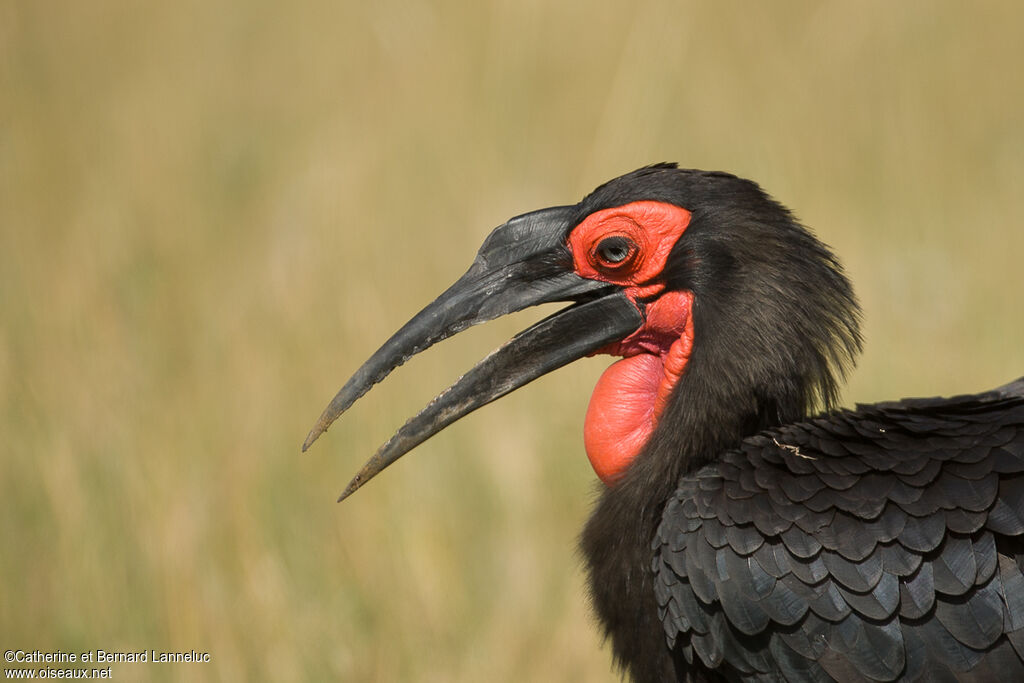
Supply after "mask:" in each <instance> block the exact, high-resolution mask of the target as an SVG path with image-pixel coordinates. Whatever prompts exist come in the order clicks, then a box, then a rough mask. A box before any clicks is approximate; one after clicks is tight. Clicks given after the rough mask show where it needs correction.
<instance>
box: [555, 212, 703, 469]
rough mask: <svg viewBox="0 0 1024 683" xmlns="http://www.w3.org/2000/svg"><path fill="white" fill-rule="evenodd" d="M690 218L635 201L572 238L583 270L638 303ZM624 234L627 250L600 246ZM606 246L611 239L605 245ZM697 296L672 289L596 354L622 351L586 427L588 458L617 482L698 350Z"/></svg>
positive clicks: (656, 287)
mask: <svg viewBox="0 0 1024 683" xmlns="http://www.w3.org/2000/svg"><path fill="white" fill-rule="evenodd" d="M689 223H690V212H689V211H687V210H686V209H683V208H680V207H678V206H675V205H673V204H665V203H663V202H655V201H641V202H632V203H630V204H626V205H624V206H619V207H615V208H613V209H605V210H603V211H598V212H596V213H593V214H591V215H590V216H588V217H587V218H586V219H585V220H584V221H583V222H582V223H580V224H579V225H578V226H576V228H575V229H574V230H573V231H572V233H570V235H569V249H570V250H571V251H572V254H573V261H574V264H575V265H574V268H575V271H576V273H577V274H578V275H580V276H582V277H586V278H589V279H593V280H601V281H603V282H610V283H613V284H616V285H620V286H622V287H624V288H625V292H626V295H627V296H628V297H629V298H630V299H632V300H633V301H634V302H636V301H638V299H640V298H643V297H651V296H654V295H657V294H660V293H661V292H663V291H664V289H665V284H664V282H662V281H660V280H659V276H660V275H661V272H662V270H663V269H664V267H665V261H666V259H667V258H668V254H669V252H670V251H671V250H672V247H673V246H674V245H675V243H676V241H677V240H678V239H679V237H680V236H681V235H682V234H683V231H684V230H686V227H687V226H688V225H689ZM610 237H622V238H625V239H626V240H628V242H627V244H630V245H631V246H630V248H629V253H628V255H627V256H625V257H624V258H620V257H621V256H622V251H621V245H622V244H623V242H622V241H621V240H620V241H618V242H617V243H616V246H619V247H620V249H619V250H618V251H617V252H616V251H615V250H612V252H611V255H612V256H614V257H615V258H616V259H617V260H616V261H611V260H608V258H606V257H607V256H609V253H608V251H609V250H607V249H599V246H601V245H602V242H603V241H604V240H607V239H608V238H610ZM606 244H608V243H606ZM692 310H693V293H692V292H667V293H664V294H662V295H661V296H659V297H658V298H657V299H655V300H654V301H652V302H651V303H649V304H647V305H646V308H645V309H644V311H645V314H646V321H645V322H644V324H643V326H642V327H641V328H640V329H638V330H637V331H636V332H634V333H633V334H631V335H629V336H628V337H626V338H625V339H623V340H622V341H620V342H617V343H615V344H611V345H609V346H607V347H605V348H603V349H601V350H600V351H599V352H598V353H608V354H612V355H616V356H623V359H622V360H620V361H616V362H615V363H613V364H612V365H611V366H610V367H609V368H608V369H607V370H605V371H604V374H602V375H601V378H600V379H599V380H598V382H597V386H596V387H594V393H593V394H592V395H591V397H590V405H589V407H588V408H587V417H586V421H585V423H584V428H583V442H584V445H585V446H586V449H587V457H588V458H590V463H591V465H592V466H593V467H594V471H595V472H597V476H598V477H600V478H601V481H603V482H604V483H605V484H607V485H609V486H611V485H613V484H614V483H615V482H616V481H617V480H618V478H619V477H620V476H621V475H622V472H623V471H624V470H625V469H626V467H628V466H629V464H630V463H631V462H632V461H633V458H635V457H636V456H637V455H638V454H639V453H640V451H641V449H642V448H643V447H644V445H645V444H646V443H647V440H648V439H649V438H650V436H651V433H652V432H653V431H654V427H655V426H656V425H657V422H658V418H659V417H660V416H661V413H662V411H663V410H664V408H665V404H666V402H667V400H668V396H669V394H670V393H671V391H672V388H673V387H674V386H675V384H676V382H677V381H678V380H679V377H680V376H682V374H683V371H684V370H685V368H686V363H687V361H688V360H689V358H690V353H691V351H692V349H693V316H692Z"/></svg>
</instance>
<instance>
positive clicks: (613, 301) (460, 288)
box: [302, 206, 644, 501]
mask: <svg viewBox="0 0 1024 683" xmlns="http://www.w3.org/2000/svg"><path fill="white" fill-rule="evenodd" d="M573 215H574V207H569V206H562V207H555V208H552V209H543V210H541V211H534V212H533V213H528V214H525V215H522V216H519V217H517V218H513V219H512V220H510V221H509V222H507V223H505V224H504V225H501V226H499V227H497V228H495V230H494V231H493V232H492V233H491V234H490V236H488V238H487V239H486V240H485V241H484V244H483V246H482V247H480V251H479V252H478V253H477V256H476V259H475V260H474V261H473V265H472V266H470V268H469V270H468V271H466V274H465V275H463V276H462V277H461V278H459V279H458V280H457V281H456V282H455V284H453V285H452V286H451V287H449V288H448V289H447V290H446V291H445V292H444V293H443V294H441V296H439V297H438V298H437V299H435V300H434V301H433V302H431V303H430V304H428V305H427V307H426V308H424V309H423V310H422V311H420V312H419V313H417V314H416V316H414V317H413V318H412V320H410V321H409V322H407V323H406V324H405V325H404V326H402V328H401V329H400V330H398V332H396V333H395V334H394V335H393V336H392V337H391V338H390V339H388V340H387V341H386V342H385V343H384V345H383V346H381V347H380V348H379V349H377V351H376V352H374V354H373V355H372V356H370V359H369V360H367V361H366V362H365V363H364V364H363V365H362V367H360V368H359V369H358V370H356V372H355V374H354V375H352V377H351V378H350V379H349V380H348V382H346V383H345V386H343V387H342V388H341V390H340V391H339V392H338V393H337V395H336V396H335V397H334V399H333V400H332V401H331V403H330V404H329V405H328V406H327V408H326V409H325V410H324V412H323V414H322V415H321V416H320V419H319V420H317V422H316V424H315V425H314V426H313V429H312V430H310V432H309V435H308V436H307V437H306V441H305V443H303V444H302V450H303V451H305V450H306V449H307V448H309V446H310V445H311V444H312V443H313V442H314V441H316V439H317V437H319V436H320V435H321V434H322V433H323V432H325V431H326V430H327V428H328V427H330V425H331V424H332V423H333V422H334V421H335V420H336V419H338V417H339V416H340V415H341V414H342V413H344V412H345V411H346V410H348V408H349V407H350V406H351V405H352V404H353V403H355V402H356V400H358V399H359V398H360V397H361V396H362V395H363V394H365V393H366V392H367V391H369V389H370V387H372V386H373V385H374V384H376V383H377V382H380V381H381V380H383V379H384V378H385V377H386V376H387V375H388V374H389V373H390V372H391V371H392V370H394V369H395V368H396V367H398V366H399V365H401V364H402V363H404V362H405V361H407V360H408V359H409V358H411V357H412V356H414V355H416V354H417V353H419V352H420V351H423V350H424V349H426V348H428V347H430V346H431V345H433V344H435V343H436V342H439V341H441V340H442V339H446V338H448V337H451V336H452V335H454V334H457V333H458V332H461V331H462V330H464V329H466V328H468V327H470V326H472V325H476V324H477V323H482V322H486V321H488V320H493V319H495V318H497V317H499V316H502V315H505V314H507V313H514V312H515V311H519V310H522V309H524V308H527V307H529V306H535V305H537V304H543V303H549V302H553V301H571V302H573V305H571V306H569V307H567V308H564V309H562V310H561V311H558V312H557V313H555V314H553V315H551V316H548V317H547V318H545V319H543V320H541V321H540V322H538V323H536V324H535V325H533V326H531V327H529V328H527V329H526V330H524V331H522V332H520V333H519V334H517V335H516V336H515V337H513V338H512V339H511V340H509V341H508V342H507V343H505V344H504V345H503V346H501V347H500V348H499V349H497V350H496V351H493V352H492V353H490V354H489V355H488V356H487V357H485V358H484V359H483V360H482V361H480V362H479V363H477V365H476V366H475V367H473V369H472V370H470V371H469V372H467V373H466V374H465V375H463V376H462V377H461V378H460V379H459V380H458V381H456V382H455V384H453V385H452V386H450V387H449V388H448V389H446V390H444V391H443V392H441V393H440V394H439V395H438V396H437V397H436V398H434V400H433V401H431V402H430V403H429V404H428V405H427V406H426V407H425V408H424V409H423V410H421V411H420V412H419V413H418V414H417V415H416V416H415V417H413V418H412V419H410V420H409V421H408V422H406V423H405V425H404V426H403V427H402V428H401V429H399V430H398V431H397V432H396V433H395V435H394V436H392V437H391V438H390V439H389V440H388V442H387V443H385V444H384V445H383V446H381V447H380V449H379V450H378V451H377V453H376V454H374V456H373V457H371V458H370V459H369V460H368V461H367V462H366V464H365V465H363V468H362V469H361V470H360V471H359V473H358V474H356V476H355V477H353V479H352V481H351V482H349V484H348V486H347V487H346V488H345V491H344V492H343V493H342V494H341V497H340V498H339V499H338V500H339V501H341V500H344V499H345V498H347V497H348V496H349V495H351V494H352V493H353V492H355V490H356V489H358V488H359V487H360V486H362V485H363V484H365V483H366V482H367V481H369V480H370V479H371V478H373V477H374V476H375V475H376V474H378V473H379V472H380V471H381V470H383V469H384V468H385V467H387V466H388V465H390V464H391V463H393V462H394V461H396V460H398V458H400V457H402V456H403V455H404V454H406V453H408V452H409V451H410V450H412V449H413V448H415V447H416V446H417V445H419V444H421V443H423V442H424V441H426V440H427V439H429V438H430V437H431V436H433V435H434V434H436V433H438V432H439V431H441V430H442V429H444V428H445V427H447V426H448V425H450V424H451V423H453V422H455V421H456V420H458V419H459V418H461V417H463V416H465V415H467V414H468V413H470V412H472V411H474V410H476V409H477V408H479V407H481V406H484V405H487V404H488V403H490V402H491V401H493V400H495V399H497V398H500V397H502V396H504V395H505V394H507V393H509V392H512V391H514V390H516V389H518V388H519V387H521V386H523V385H524V384H527V383H528V382H531V381H533V380H535V379H537V378H538V377H540V376H541V375H544V374H547V373H549V372H551V371H552V370H555V369H557V368H560V367H562V366H563V365H567V364H568V363H571V362H572V361H574V360H577V359H579V358H582V357H584V356H586V355H589V354H591V353H594V352H595V351H597V350H598V349H600V348H602V347H604V346H607V345H608V344H611V343H612V342H615V341H618V340H620V339H623V338H624V337H626V336H628V335H629V334H631V333H633V332H634V331H636V330H637V329H638V328H639V327H640V326H641V325H642V324H643V322H644V318H643V313H642V312H641V310H640V309H638V308H637V305H636V304H634V303H633V302H632V301H631V300H630V299H629V298H628V297H627V296H626V295H625V294H624V293H623V292H622V290H621V289H620V288H618V287H616V286H614V285H610V284H608V283H605V282H600V281H597V280H588V279H585V278H582V277H580V276H579V275H577V274H576V273H575V272H573V266H572V255H571V254H570V253H569V249H568V247H567V246H566V240H565V238H566V234H567V233H568V231H569V229H570V228H571V227H572V226H571V220H572V216H573Z"/></svg>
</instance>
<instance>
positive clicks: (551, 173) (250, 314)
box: [0, 0, 1024, 681]
mask: <svg viewBox="0 0 1024 683" xmlns="http://www.w3.org/2000/svg"><path fill="white" fill-rule="evenodd" d="M554 5H557V7H555V6H554ZM712 6H713V7H714V8H715V9H713V10H712V9H709V8H710V7H712ZM1022 23H1024V9H1022V6H1021V5H1020V3H1016V2H1012V1H1007V2H1004V3H1000V4H985V3H982V4H970V5H966V4H962V3H947V4H945V6H943V3H938V5H936V4H935V3H931V4H929V5H927V6H914V5H913V4H912V3H890V2H881V1H875V2H868V3H815V4H813V6H811V5H808V3H803V2H792V3H754V4H752V3H710V4H705V3H689V2H668V1H665V2H655V1H652V2H641V3H639V4H637V3H623V4H622V6H620V7H611V6H607V7H601V8H600V9H599V8H598V7H597V6H596V5H594V3H586V2H567V3H545V2H538V1H537V0H527V1H526V2H521V1H518V2H510V1H506V2H497V3H478V4H475V5H474V4H472V3H469V4H467V3H456V2H454V1H452V0H438V1H437V2H434V3H430V4H424V3H416V4H413V3H400V2H395V1H394V0H388V1H385V2H380V3H346V4H337V3H330V2H303V3H292V4H281V3H248V2H238V1H236V2H225V3H207V2H197V1H195V0H191V1H186V2H183V3H150V4H149V5H144V4H142V3H136V2H128V1H124V2H104V1H96V2H65V3H41V2H9V3H4V4H3V5H2V6H0V93H2V95H0V432H2V434H3V446H2V448H3V475H2V478H0V497H2V500H3V501H4V507H5V513H4V515H3V516H2V517H0V532H2V538H3V551H2V553H0V644H2V645H3V646H4V648H5V649H6V648H23V649H35V648H39V649H43V650H50V649H57V648H61V649H64V650H81V649H97V648H101V649H107V650H118V649H141V648H156V649H165V650H181V649H184V650H188V649H191V648H194V649H197V650H207V651H209V652H211V654H212V657H213V661H212V662H211V663H210V664H207V665H169V666H165V667H158V666H152V665H150V666H132V665H120V666H117V665H115V667H114V676H115V678H116V679H117V678H119V679H121V680H148V679H156V680H164V679H183V680H204V679H205V680H211V679H226V680H274V681H292V680H310V681H318V680H325V679H328V678H333V679H342V680H352V681H483V680H508V681H580V680H587V681H597V680H608V681H612V680H615V676H614V675H613V674H612V673H611V672H610V664H609V657H608V655H607V651H599V648H600V646H601V644H600V640H599V638H598V636H597V634H596V629H595V628H594V626H593V624H592V623H591V622H590V618H589V617H588V613H587V607H586V603H585V597H584V592H583V583H582V578H581V575H580V571H579V569H578V561H577V557H576V554H575V549H574V548H575V546H574V544H575V536H576V533H577V530H578V529H579V527H580V526H581V525H582V523H583V520H584V519H585V517H586V515H587V509H588V507H589V504H590V499H591V498H592V489H593V484H592V480H593V475H592V474H591V472H590V471H589V467H588V465H587V464H586V460H585V458H583V456H582V447H581V443H580V438H579V433H580V424H581V421H582V414H583V409H584V406H585V402H586V400H587V396H588V394H589V389H590V387H591V386H592V383H593V381H594V379H595V377H596V374H597V373H598V372H599V370H600V369H601V368H602V367H603V365H604V364H605V362H606V361H603V360H600V359H596V360H591V361H587V362H585V363H581V364H577V366H574V367H571V368H567V369H565V370H563V371H560V372H559V373H558V374H557V375H556V376H555V377H553V378H546V379H544V380H541V381H539V382H538V383H536V384H535V385H533V386H531V387H530V388H529V389H526V390H524V391H521V392H518V393H517V394H516V395H513V396H511V397H509V398H508V399H505V400H503V401H501V402H500V403H498V404H497V405H495V406H492V407H490V408H487V409H485V410H483V411H481V412H480V413H479V414H477V415H474V416H472V417H471V418H469V419H467V420H464V421H463V422H462V423H460V424H458V425H456V426H455V427H453V428H452V429H450V430H449V431H448V432H446V433H445V434H443V435H442V436H440V437H438V438H436V439H434V440H433V441H432V442H430V443H428V444H426V445H425V446H423V447H421V448H420V449H419V450H418V451H417V452H416V453H415V454H414V455H411V456H409V457H408V458H407V459H405V460H403V462H402V463H401V464H400V465H398V466H396V467H394V468H392V469H391V470H389V471H388V472H387V473H386V474H385V475H384V476H383V477H381V478H380V479H379V480H378V481H375V482H374V483H373V484H372V485H371V486H368V487H367V488H366V489H364V490H363V491H360V493H359V494H358V495H357V496H355V497H354V498H353V499H352V500H351V501H348V502H346V504H344V505H342V506H335V505H334V504H333V502H332V501H333V500H334V497H335V496H336V495H337V493H339V492H340V490H341V487H342V486H343V485H344V483H345V482H346V481H347V479H348V476H349V475H351V473H353V472H354V471H355V469H356V468H357V467H358V465H359V464H361V463H362V461H363V459H364V458H365V457H366V456H367V455H369V454H370V453H371V452H372V451H373V449H374V448H375V447H376V446H377V445H378V444H379V443H380V442H382V441H383V439H385V438H386V437H387V436H388V435H389V434H390V433H391V431H392V430H393V429H394V428H395V427H396V426H397V425H398V424H400V423H401V421H402V420H403V419H404V418H405V417H406V416H408V415H409V414H410V413H411V412H413V411H414V410H416V409H418V408H419V407H421V406H422V404H423V403H424V402H425V401H426V400H427V399H428V398H429V397H430V396H432V395H433V393H434V392H435V391H436V390H438V389H440V388H441V387H443V386H445V385H446V384H447V382H449V381H450V380H452V379H454V378H455V377H456V376H458V374H459V373H461V372H462V371H464V370H465V369H466V368H467V366H468V364H469V362H470V360H471V359H472V358H476V357H479V356H481V355H483V354H484V353H485V352H486V351H487V350H489V349H490V348H493V347H494V346H495V345H497V343H499V342H500V341H502V340H504V339H505V338H507V337H508V336H509V335H510V334H511V333H512V332H513V331H515V330H517V329H519V328H521V327H522V325H523V324H524V321H525V320H526V318H525V317H523V316H519V317H517V318H514V319H512V320H510V321H503V322H502V321H499V322H496V323H494V324H492V325H489V326H486V327H485V328H483V329H477V330H473V331H472V332H470V333H467V334H466V335H462V336H461V337H464V338H459V339H455V340H452V341H451V342H450V343H448V344H445V345H443V346H442V347H440V348H437V349H434V350H432V351H431V352H429V353H428V354H425V357H424V358H423V359H420V360H418V361H414V362H412V363H410V364H409V366H408V367H407V368H403V369H402V371H401V372H400V373H399V374H398V375H397V376H396V377H394V378H392V380H391V381H390V382H388V383H386V384H385V385H383V386H381V387H380V388H378V389H377V390H376V391H375V392H374V393H372V394H370V396H368V397H367V398H366V399H365V400H364V401H363V402H362V403H361V404H359V405H358V406H357V407H356V408H355V409H354V410H353V412H352V414H351V415H350V416H348V417H347V418H346V419H345V420H343V421H342V422H341V423H340V424H338V425H337V426H336V427H335V428H334V429H332V430H331V432H330V433H329V434H328V436H327V438H325V439H322V440H321V441H320V442H319V443H317V445H316V447H315V448H314V449H313V450H312V451H311V452H310V453H308V454H306V455H305V456H300V455H299V452H298V447H299V444H300V443H301V441H302V438H303V436H304V435H305V433H306V430H307V429H308V427H309V426H310V425H311V424H312V422H313V420H314V419H315V418H316V416H317V415H318V414H319V412H320V410H321V409H322V408H323V406H324V405H325V403H326V401H327V400H328V399H329V398H330V396H331V395H332V394H333V392H334V391H335V390H336V389H337V388H338V386H340V384H341V382H342V381H343V380H344V379H345V377H346V376H347V373H349V372H350V371H352V370H353V369H354V367H355V366H356V365H357V364H358V363H359V362H361V361H362V360H363V359H364V358H365V357H366V356H367V354H368V353H369V352H371V351H372V350H373V349H374V348H375V347H376V345H377V344H378V343H379V342H380V341H382V340H383V339H384V338H385V337H386V336H387V335H388V334H390V332H392V331H393V329H394V328H396V327H397V326H398V325H399V324H400V323H401V322H404V320H405V319H406V318H407V317H408V316H409V315H410V314H411V313H412V312H414V311H415V310H416V309H418V308H419V306H421V305H422V304H423V303H425V302H426V301H427V300H429V299H430V298H432V296H433V295H434V294H435V293H437V292H439V291H440V290H441V289H442V288H443V287H444V286H446V285H447V284H448V283H449V282H450V281H451V280H452V279H454V278H455V277H456V276H457V275H458V274H460V273H461V272H462V270H463V269H464V267H465V266H466V265H467V264H468V262H469V260H470V259H471V258H472V255H473V253H474V252H475V249H476V247H477V245H478V244H479V242H480V240H481V239H482V238H483V236H484V235H485V234H486V233H487V232H488V231H489V229H490V228H491V227H493V226H494V225H496V224H498V223H500V222H502V221H503V220H505V219H506V218H508V217H509V216H511V215H514V214H516V213H520V212H522V211H525V210H528V209H533V208H539V207H543V206H549V205H553V204H560V203H567V202H571V201H574V200H575V199H576V198H578V197H580V196H582V194H583V193H585V192H586V191H588V190H590V189H591V188H592V187H593V186H594V185H596V184H597V183H598V182H600V181H603V180H605V179H607V178H609V177H612V176H614V175H617V174H619V173H622V172H625V171H627V170H631V169H633V168H635V167H637V166H639V165H642V164H646V163H649V162H652V161H660V160H678V161H680V162H682V163H683V164H685V165H688V166H695V167H705V168H721V169H727V170H732V171H735V172H737V173H740V174H743V175H747V176H750V177H754V178H756V179H758V180H759V181H760V182H761V183H762V184H763V185H764V186H765V187H767V188H768V189H769V190H770V191H771V192H773V193H774V194H775V195H776V196H777V197H779V198H780V199H781V200H782V201H784V202H785V203H787V204H789V205H790V206H791V207H793V208H794V210H795V211H796V212H797V214H798V215H799V216H800V217H801V218H802V219H803V220H804V221H805V222H806V223H807V224H809V225H811V226H812V227H814V228H815V229H816V231H817V232H818V233H819V234H820V235H821V236H822V237H823V238H824V239H825V240H826V241H827V242H829V243H830V244H831V245H833V247H834V248H835V249H836V251H837V252H838V253H839V254H840V256H841V257H842V258H843V260H844V261H845V263H846V264H847V267H848V270H849V271H850V273H851V274H852V276H853V278H854V280H855V283H856V285H857V287H858V291H859V293H860V296H861V299H862V303H863V304H864V308H865V310H866V313H867V352H866V354H865V356H864V358H863V360H862V363H861V365H860V369H859V370H858V371H857V373H856V374H855V375H854V376H853V378H852V381H851V384H850V388H849V390H848V393H847V399H848V400H849V401H850V402H853V401H868V400H876V399H882V398H895V397H897V396H900V395H907V394H937V393H956V392H964V391H973V390H977V389H981V388H985V387H990V386H994V385H996V384H999V383H1002V382H1004V381H1007V380H1009V379H1011V378H1013V377H1016V376H1018V375H1021V374H1024V343H1022V339H1024V315H1022V314H1021V310H1022V304H1021V300H1020V298H1021V293H1022V291H1024V274H1022V273H1021V270H1020V264H1021V254H1022V253H1024V231H1022V230H1021V224H1020V216H1021V215H1022V213H1024V193H1022V191H1021V187H1022V186H1021V182H1022V178H1024V79H1022V78H1021V75H1020V66H1021V64H1024V46H1022V43H1021V41H1020V35H1019V29H1020V26H1021V25H1022ZM534 317H535V316H534Z"/></svg>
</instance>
